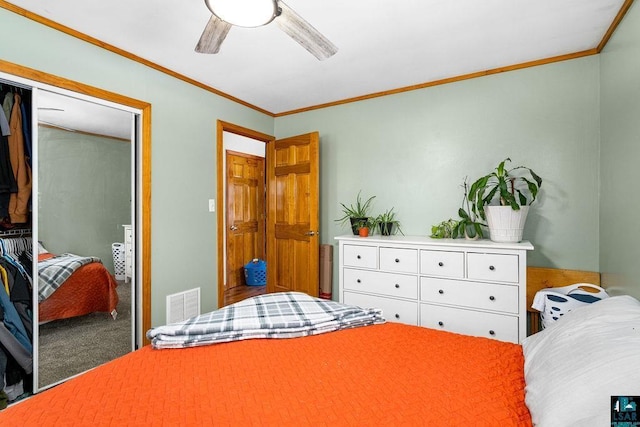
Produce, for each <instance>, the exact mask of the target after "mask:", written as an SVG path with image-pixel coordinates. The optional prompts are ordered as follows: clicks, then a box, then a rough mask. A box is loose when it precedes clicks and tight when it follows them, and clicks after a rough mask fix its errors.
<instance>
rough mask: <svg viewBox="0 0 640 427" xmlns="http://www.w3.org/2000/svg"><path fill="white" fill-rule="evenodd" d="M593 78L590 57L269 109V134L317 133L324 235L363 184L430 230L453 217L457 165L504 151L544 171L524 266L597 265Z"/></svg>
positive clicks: (382, 204) (464, 168)
mask: <svg viewBox="0 0 640 427" xmlns="http://www.w3.org/2000/svg"><path fill="white" fill-rule="evenodd" d="M598 81H599V68H598V58H597V57H595V56H592V57H587V58H582V59H577V60H572V61H565V62H559V63H554V64H550V65H545V66H540V67H534V68H527V69H524V70H520V71H513V72H509V73H503V74H497V75H492V76H488V77H482V78H477V79H472V80H466V81H461V82H457V83H453V84H447V85H443V86H436V87H431V88H427V89H423V90H417V91H412V92H406V93H402V94H397V95H392V96H386V97H382V98H376V99H371V100H367V101H362V102H357V103H352V104H345V105H341V106H336V107H332V108H328V109H322V110H316V111H309V112H305V113H300V114H297V115H292V116H286V117H282V118H277V119H276V126H275V129H276V136H278V137H284V136H289V135H294V134H299V133H304V132H309V131H312V130H318V131H319V132H320V135H321V143H320V158H321V160H320V163H321V171H320V173H321V204H322V206H321V215H320V217H321V236H322V241H323V243H330V244H334V240H333V238H334V237H335V236H336V235H340V234H344V233H347V232H349V231H348V230H347V229H346V228H341V227H340V226H339V224H337V223H336V222H335V221H333V219H335V218H339V217H340V216H341V215H340V205H339V203H340V202H344V203H346V204H350V203H352V202H353V200H354V199H355V197H356V195H357V193H358V191H359V190H360V189H362V192H363V195H365V196H369V195H376V199H375V203H374V211H375V212H378V213H379V212H382V211H384V210H385V209H387V208H390V207H394V208H395V210H396V211H397V212H398V214H399V218H400V220H401V222H402V228H403V231H404V233H405V234H411V235H414V234H417V235H428V234H430V227H431V225H432V224H435V223H437V222H440V221H442V220H444V219H447V218H450V217H454V218H457V210H458V207H459V206H460V203H461V201H462V189H461V187H460V185H461V183H462V181H463V179H464V177H465V176H468V177H469V179H470V180H472V179H475V178H477V177H480V176H482V175H484V174H487V173H489V172H490V171H491V170H492V169H493V168H494V167H495V166H497V164H498V163H499V162H500V161H501V160H503V159H504V158H506V157H510V158H511V159H512V160H513V163H512V164H513V165H514V166H515V165H520V164H524V165H526V166H529V167H531V168H532V169H534V170H535V171H536V172H537V173H538V174H539V175H540V176H542V177H543V179H544V182H543V188H542V189H543V193H542V195H541V197H540V200H539V202H540V203H537V204H536V205H534V206H535V207H534V208H532V210H531V211H530V214H529V215H530V216H529V219H528V222H527V225H526V227H525V231H524V238H525V239H527V240H530V241H531V242H532V243H533V244H534V246H535V251H533V252H532V253H530V258H529V265H535V266H548V267H559V268H569V269H586V270H596V271H597V270H598V267H599V266H598V180H599V173H598V170H599V157H598V145H599V131H600V129H599V119H598V117H599V111H598V97H599V93H598V85H599V84H598ZM334 250H335V249H334ZM336 280H337V276H336V274H335V270H334V289H335V285H336Z"/></svg>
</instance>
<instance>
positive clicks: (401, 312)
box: [343, 291, 418, 325]
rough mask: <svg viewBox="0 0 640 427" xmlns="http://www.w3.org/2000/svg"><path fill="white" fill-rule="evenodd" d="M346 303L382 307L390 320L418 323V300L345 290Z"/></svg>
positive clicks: (410, 323)
mask: <svg viewBox="0 0 640 427" xmlns="http://www.w3.org/2000/svg"><path fill="white" fill-rule="evenodd" d="M343 302H344V303H345V304H350V305H357V306H359V307H363V308H380V309H382V315H383V316H384V318H385V319H387V321H389V322H399V323H406V324H408V325H417V324H418V302H417V301H416V302H412V301H402V300H397V299H393V298H387V297H379V296H375V295H365V294H358V293H355V292H347V291H345V292H344V301H343Z"/></svg>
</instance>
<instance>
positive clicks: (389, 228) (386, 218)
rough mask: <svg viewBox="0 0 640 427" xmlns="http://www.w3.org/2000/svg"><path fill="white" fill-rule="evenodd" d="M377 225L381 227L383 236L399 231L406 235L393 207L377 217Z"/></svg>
mask: <svg viewBox="0 0 640 427" xmlns="http://www.w3.org/2000/svg"><path fill="white" fill-rule="evenodd" d="M375 222H376V225H377V227H378V228H379V229H380V234H381V235H383V236H391V235H393V234H395V233H397V232H398V231H399V232H400V234H402V235H404V233H403V232H402V230H401V229H400V221H398V220H397V219H396V213H395V212H394V211H393V208H391V209H388V210H386V211H384V212H383V213H381V214H380V215H378V216H377V217H376V220H375Z"/></svg>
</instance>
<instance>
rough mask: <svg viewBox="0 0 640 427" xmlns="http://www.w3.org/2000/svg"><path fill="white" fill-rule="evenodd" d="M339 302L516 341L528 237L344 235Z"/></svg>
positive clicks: (396, 318)
mask: <svg viewBox="0 0 640 427" xmlns="http://www.w3.org/2000/svg"><path fill="white" fill-rule="evenodd" d="M336 240H338V242H339V268H340V272H339V275H340V278H339V284H338V298H339V301H340V302H344V303H346V304H354V305H359V306H367V307H379V308H381V309H382V310H383V313H384V316H385V318H386V319H387V320H388V321H392V322H402V323H407V324H411V325H420V326H425V327H428V328H434V329H443V330H447V331H451V332H457V333H461V334H467V335H475V336H483V337H488V338H494V339H498V340H502V341H509V342H514V343H519V342H520V341H522V340H523V339H524V338H525V337H526V331H527V315H526V314H527V308H526V299H527V251H529V250H532V249H533V246H532V245H531V243H529V242H521V243H495V242H492V241H490V240H465V239H432V238H430V237H421V236H371V237H358V236H353V235H345V236H339V237H336Z"/></svg>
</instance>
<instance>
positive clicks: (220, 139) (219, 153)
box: [216, 120, 275, 308]
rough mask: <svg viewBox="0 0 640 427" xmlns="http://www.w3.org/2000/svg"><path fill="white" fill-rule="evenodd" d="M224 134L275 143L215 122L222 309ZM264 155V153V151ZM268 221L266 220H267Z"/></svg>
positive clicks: (261, 135)
mask: <svg viewBox="0 0 640 427" xmlns="http://www.w3.org/2000/svg"><path fill="white" fill-rule="evenodd" d="M224 132H230V133H235V134H236V135H241V136H246V137H247V138H251V139H255V140H257V141H262V142H264V143H265V144H270V143H272V142H273V141H275V137H273V136H271V135H267V134H266V133H262V132H258V131H255V130H252V129H249V128H245V127H242V126H239V125H235V124H233V123H229V122H225V121H222V120H218V121H217V131H216V182H217V185H216V187H217V188H216V211H217V215H216V221H217V227H216V228H217V238H216V240H217V249H218V257H217V258H218V260H217V261H218V262H217V264H218V274H217V277H218V279H217V287H218V304H217V308H220V307H222V304H223V303H224V281H225V277H224V268H225V266H224V245H225V238H224V223H225V215H226V207H225V189H226V185H225V179H224V156H225V153H224V136H223V134H224ZM265 155H266V151H265ZM267 220H268V218H267Z"/></svg>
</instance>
